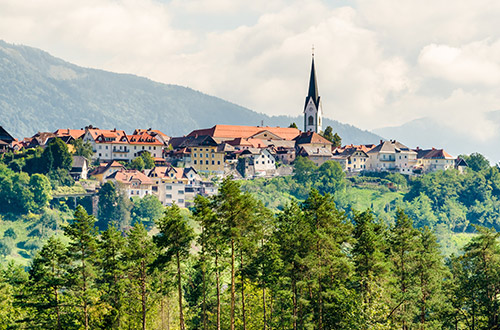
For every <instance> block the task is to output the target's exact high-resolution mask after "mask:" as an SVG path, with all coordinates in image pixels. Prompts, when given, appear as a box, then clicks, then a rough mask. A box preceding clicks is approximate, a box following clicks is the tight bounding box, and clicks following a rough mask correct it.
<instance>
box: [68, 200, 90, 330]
mask: <svg viewBox="0 0 500 330" xmlns="http://www.w3.org/2000/svg"><path fill="white" fill-rule="evenodd" d="M95 222H96V219H95V218H94V217H93V216H92V215H88V214H87V212H86V211H85V209H84V208H83V207H82V206H81V205H78V207H77V208H76V211H75V217H74V220H73V221H72V222H71V223H70V224H69V225H68V226H66V227H65V228H64V233H65V235H66V236H68V238H69V239H70V243H69V245H68V256H69V259H70V261H71V266H70V269H69V276H70V281H71V285H70V290H71V293H72V295H73V296H74V297H75V299H76V303H77V305H79V306H80V307H81V309H82V314H83V315H82V316H81V322H82V325H83V327H84V329H85V330H87V329H89V328H90V314H89V308H90V307H91V306H92V304H93V301H95V299H94V298H95V295H96V292H95V277H96V274H95V263H96V258H95V254H96V250H97V241H96V235H97V232H96V228H95V227H94V224H95Z"/></svg>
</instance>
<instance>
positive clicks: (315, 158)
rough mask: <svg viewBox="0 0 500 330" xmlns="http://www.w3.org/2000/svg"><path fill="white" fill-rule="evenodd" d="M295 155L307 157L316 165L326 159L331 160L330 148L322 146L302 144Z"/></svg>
mask: <svg viewBox="0 0 500 330" xmlns="http://www.w3.org/2000/svg"><path fill="white" fill-rule="evenodd" d="M297 156H302V157H307V158H309V160H311V161H312V162H313V163H314V164H316V166H321V165H323V164H324V163H325V162H326V161H328V160H333V159H332V156H333V154H332V152H331V149H330V148H324V147H311V146H302V147H300V149H299V151H298V152H297Z"/></svg>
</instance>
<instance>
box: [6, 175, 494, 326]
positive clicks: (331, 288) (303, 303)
mask: <svg viewBox="0 0 500 330" xmlns="http://www.w3.org/2000/svg"><path fill="white" fill-rule="evenodd" d="M96 221H97V220H96V218H95V217H94V216H91V215H88V214H87V212H86V211H85V209H84V208H83V207H81V206H78V207H77V209H76V210H75V212H74V216H73V219H72V221H70V222H69V223H68V225H66V226H64V229H63V234H62V235H57V236H53V237H51V238H50V239H48V240H47V241H46V242H45V244H44V245H43V247H42V249H41V250H40V251H39V253H37V254H36V255H35V257H34V259H33V261H32V263H31V265H30V267H29V268H28V269H27V271H25V270H24V269H23V268H21V267H19V266H16V265H15V264H14V263H9V264H7V265H6V266H5V267H4V268H3V269H2V271H1V282H0V287H1V290H0V295H1V297H0V304H1V308H0V329H447V328H449V329H497V328H498V327H499V322H500V320H499V313H500V306H499V302H498V299H497V295H498V292H499V290H500V278H499V276H500V273H499V272H498V270H499V269H500V245H499V242H498V234H497V233H495V232H494V231H493V230H489V229H485V228H482V227H476V229H477V232H478V235H476V236H474V238H472V240H471V241H470V242H469V243H468V244H467V245H466V246H465V247H464V249H463V251H461V254H460V255H459V256H454V255H453V256H450V257H449V258H446V259H445V258H443V257H442V255H441V254H440V252H439V246H438V244H437V242H436V238H435V236H434V234H433V233H432V231H431V230H430V229H429V228H428V227H426V226H424V227H421V228H418V229H416V228H415V227H414V224H413V222H412V220H411V218H410V217H408V215H407V214H405V212H404V211H403V210H400V209H398V210H397V211H396V219H395V221H394V224H393V225H390V226H388V225H386V224H385V223H383V222H381V221H379V220H378V219H377V218H376V217H375V216H374V215H373V213H372V212H371V211H370V210H365V211H363V212H352V213H351V215H347V214H346V213H345V212H343V211H340V210H339V209H338V208H337V207H336V206H335V202H334V200H333V197H332V195H330V194H329V193H324V194H322V193H320V192H318V190H316V189H314V188H313V189H311V191H310V192H309V194H308V196H307V198H306V199H305V200H304V201H303V202H292V203H290V204H289V205H287V206H286V207H284V208H283V209H282V210H281V211H279V212H277V213H276V214H273V212H271V211H270V210H269V209H268V208H266V207H264V206H263V205H262V202H260V201H257V200H256V199H255V198H253V197H252V196H251V195H250V194H249V193H243V192H241V189H240V186H239V183H238V182H236V181H231V180H230V179H226V180H224V181H223V183H222V184H221V187H220V191H219V194H218V195H217V196H214V197H212V198H205V197H201V196H198V197H197V198H196V201H195V207H194V208H193V209H192V211H191V212H189V213H183V212H182V211H181V210H180V209H179V208H178V207H177V206H175V205H174V206H171V207H167V208H166V210H165V212H164V214H163V215H162V216H161V217H160V218H158V219H156V226H155V228H156V229H155V230H154V232H153V234H152V235H151V234H148V231H147V230H146V228H145V226H144V225H143V224H142V222H140V221H137V222H135V224H134V225H133V226H132V227H131V228H129V229H127V230H125V231H120V230H118V229H117V226H116V225H114V224H113V223H111V224H110V225H109V226H108V227H107V229H106V230H104V231H99V230H98V228H97V227H96Z"/></svg>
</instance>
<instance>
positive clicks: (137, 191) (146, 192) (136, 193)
mask: <svg viewBox="0 0 500 330" xmlns="http://www.w3.org/2000/svg"><path fill="white" fill-rule="evenodd" d="M140 194H141V191H140V190H130V195H140ZM144 194H146V195H147V194H148V191H147V190H146V191H145V192H144Z"/></svg>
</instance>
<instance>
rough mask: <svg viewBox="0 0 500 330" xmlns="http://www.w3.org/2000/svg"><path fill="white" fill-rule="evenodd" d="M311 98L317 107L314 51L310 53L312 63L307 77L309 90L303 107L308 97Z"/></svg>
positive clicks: (317, 94)
mask: <svg viewBox="0 0 500 330" xmlns="http://www.w3.org/2000/svg"><path fill="white" fill-rule="evenodd" d="M310 98H312V100H313V102H314V104H315V105H316V108H318V107H319V98H320V97H319V93H318V82H317V81H316V69H315V68H314V52H313V54H312V64H311V77H310V78H309V92H308V93H307V97H306V104H305V105H304V108H305V107H306V106H307V103H308V102H309V99H310Z"/></svg>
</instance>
